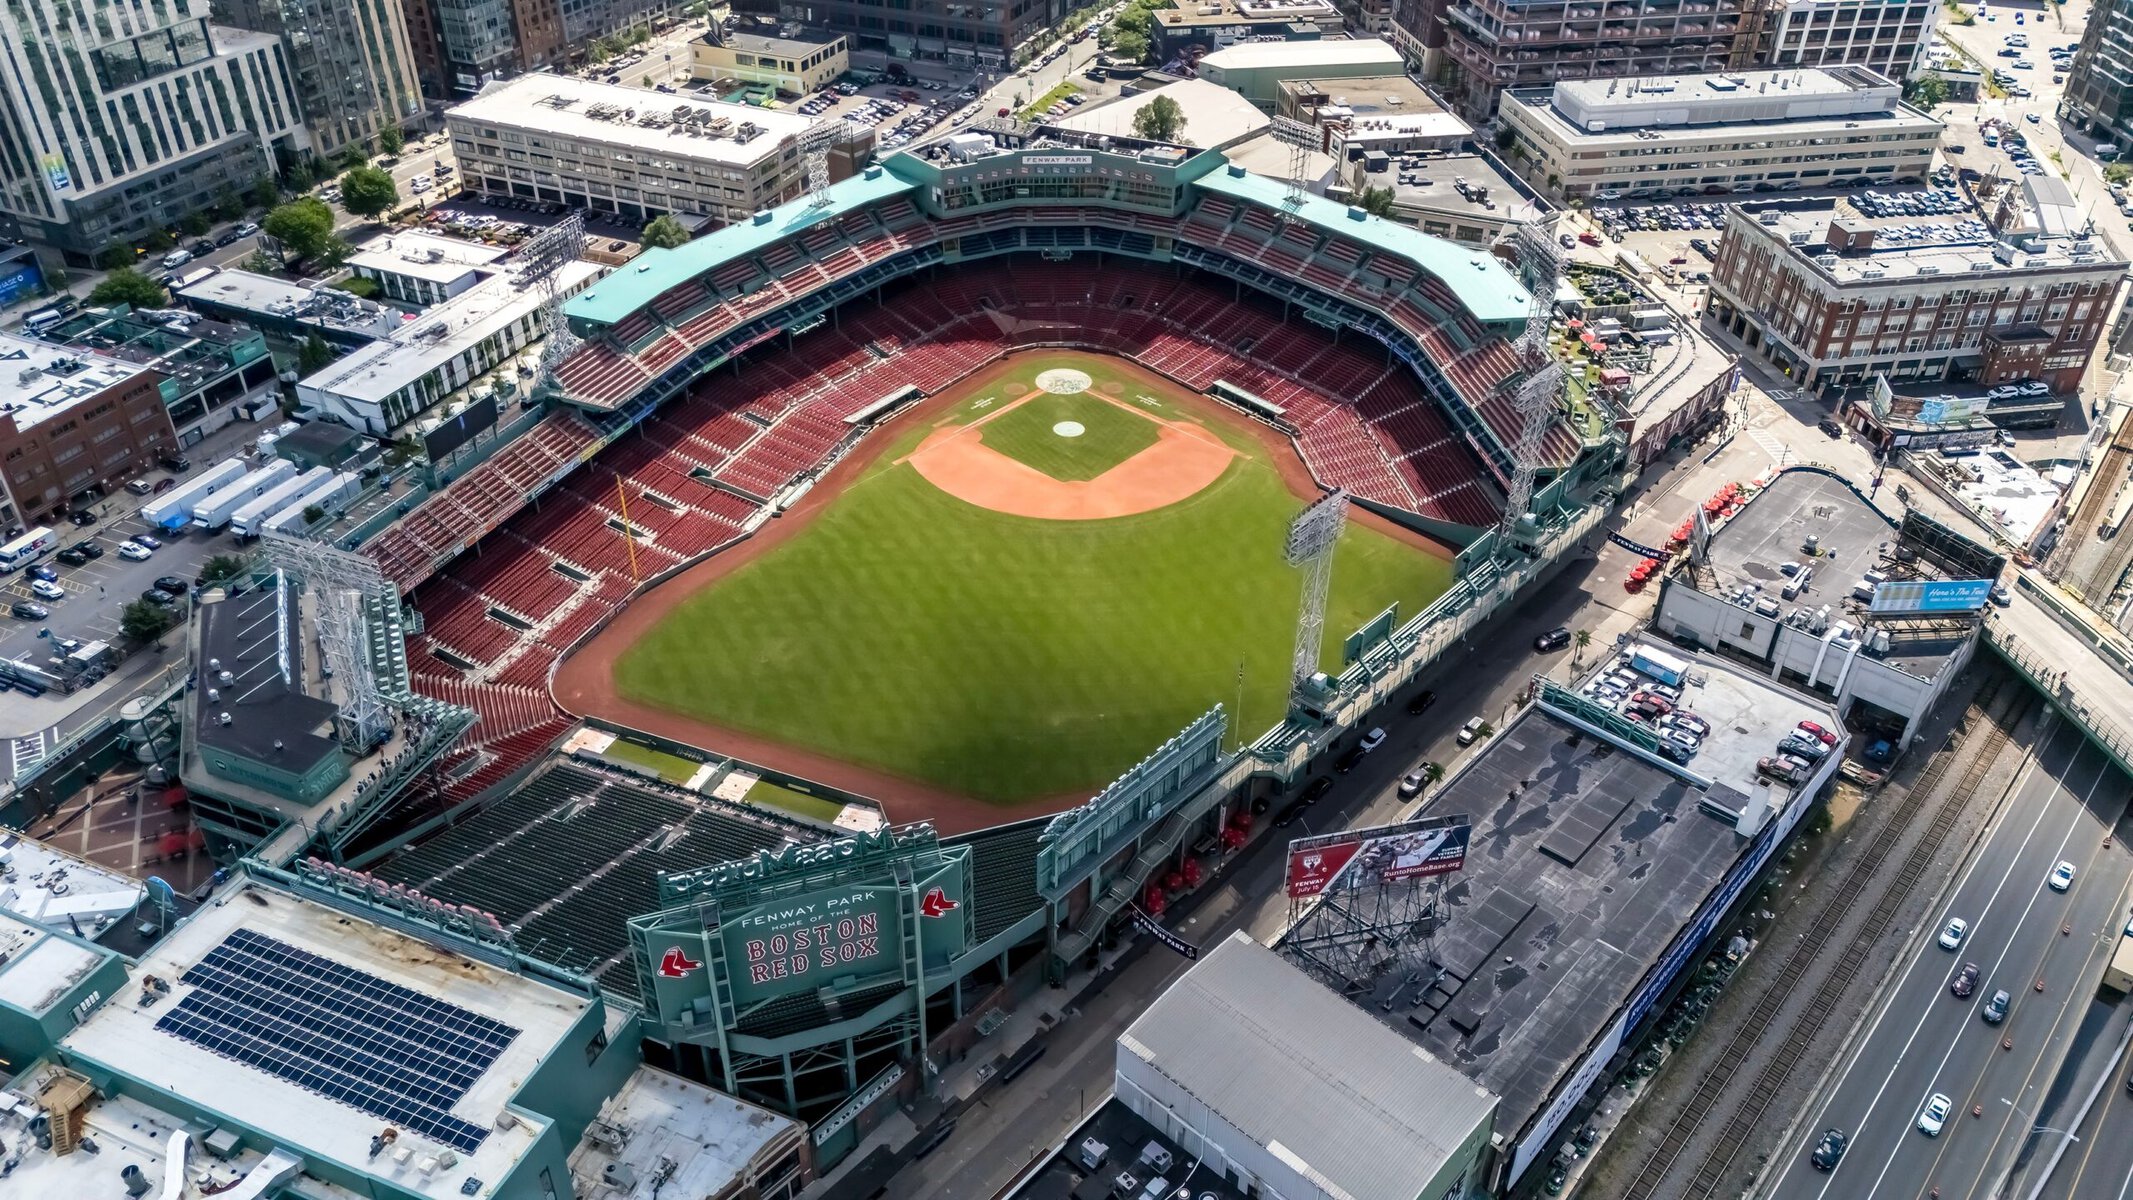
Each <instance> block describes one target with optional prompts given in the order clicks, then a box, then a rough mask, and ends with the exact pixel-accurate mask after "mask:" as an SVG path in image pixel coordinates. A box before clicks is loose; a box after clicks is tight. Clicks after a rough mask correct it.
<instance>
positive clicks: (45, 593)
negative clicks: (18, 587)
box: [30, 579, 67, 600]
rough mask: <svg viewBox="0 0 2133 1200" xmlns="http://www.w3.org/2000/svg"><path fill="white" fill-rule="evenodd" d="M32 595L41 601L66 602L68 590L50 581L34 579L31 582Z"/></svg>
mask: <svg viewBox="0 0 2133 1200" xmlns="http://www.w3.org/2000/svg"><path fill="white" fill-rule="evenodd" d="M30 594H31V595H33V596H35V597H37V598H38V599H40V600H64V599H66V598H67V589H65V588H63V587H61V586H59V585H58V584H56V583H53V582H52V581H51V580H49V579H33V580H31V581H30Z"/></svg>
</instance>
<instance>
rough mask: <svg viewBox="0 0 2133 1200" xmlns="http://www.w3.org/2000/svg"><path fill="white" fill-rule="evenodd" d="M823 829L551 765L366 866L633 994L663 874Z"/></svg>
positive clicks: (575, 766)
mask: <svg viewBox="0 0 2133 1200" xmlns="http://www.w3.org/2000/svg"><path fill="white" fill-rule="evenodd" d="M820 837H821V835H820V833H819V831H816V830H814V829H813V827H811V826H806V825H802V824H800V823H798V822H792V821H787V820H784V819H782V818H779V817H777V816H775V815H772V814H768V813H763V812H760V811H758V810H755V809H747V808H742V807H739V806H735V805H729V804H726V803H724V802H722V801H718V800H713V799H711V798H710V797H708V796H701V795H698V794H696V793H693V792H687V791H683V790H681V789H679V788H670V787H666V786H664V785H661V784H657V783H652V782H650V781H645V780H638V779H635V778H633V777H630V776H626V775H624V774H622V773H620V772H615V771H609V770H606V769H603V768H600V767H595V766H591V765H589V764H585V763H581V762H576V761H571V762H556V763H553V764H551V765H550V766H548V767H547V768H546V769H545V770H543V771H541V772H540V773H539V774H537V775H534V776H533V777H532V778H530V779H527V780H526V781H525V782H523V783H521V784H520V785H519V786H518V787H516V788H513V789H512V790H511V791H510V792H509V793H508V794H506V795H504V796H503V797H501V798H499V799H497V800H496V801H494V802H493V803H491V804H489V805H488V806H487V807H486V808H484V809H483V810H482V811H481V812H480V813H478V814H477V815H475V816H474V817H473V818H472V819H470V820H468V821H467V822H466V823H464V824H462V825H459V826H457V827H455V828H451V829H447V830H445V831H443V832H442V833H439V834H437V835H435V836H434V837H431V838H430V839H429V840H427V841H425V842H423V843H422V844H421V845H419V846H416V847H414V848H413V849H409V850H404V851H401V852H399V853H398V854H395V855H393V856H392V857H390V858H387V859H386V860H385V861H384V862H382V863H379V864H378V865H376V866H374V867H372V868H371V873H372V874H374V875H376V876H378V877H379V878H381V879H385V880H388V881H390V882H393V883H398V884H403V885H405V886H407V887H411V888H415V889H417V890H419V891H421V892H422V893H423V894H425V895H427V896H430V897H432V898H434V899H438V900H444V901H447V902H449V903H453V904H467V905H472V906H474V907H476V908H479V909H483V910H485V911H488V912H492V913H495V914H496V916H497V918H498V919H499V920H501V921H502V922H503V923H504V924H505V925H506V926H507V927H508V928H510V930H511V931H512V933H513V934H514V935H515V936H516V939H517V942H518V945H519V947H520V948H521V949H523V950H525V951H526V952H527V953H529V954H533V955H536V956H538V957H540V958H543V959H546V960H547V961H550V962H556V963H561V964H564V965H567V966H571V967H573V968H576V969H582V970H585V971H586V972H587V973H588V974H591V975H593V976H594V977H595V978H597V979H598V980H599V981H600V983H601V984H602V985H604V986H605V987H607V988H608V989H609V990H611V991H615V992H619V993H622V994H625V995H634V994H635V993H636V990H637V979H636V974H635V971H634V969H633V968H632V966H631V963H630V959H629V954H628V950H629V944H628V943H629V934H628V929H627V926H626V923H627V922H628V920H629V918H631V917H634V916H638V915H640V914H642V913H647V912H651V911H653V910H655V909H657V908H658V907H659V873H660V872H662V871H683V870H690V869H693V868H696V867H702V866H708V865H711V864H714V863H722V862H731V861H733V860H735V859H740V858H746V857H747V856H749V855H750V854H753V853H755V852H756V851H757V850H769V849H775V848H777V847H779V846H781V845H784V844H786V843H788V842H811V841H818V840H820Z"/></svg>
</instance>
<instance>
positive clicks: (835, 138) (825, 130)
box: [800, 117, 851, 209]
mask: <svg viewBox="0 0 2133 1200" xmlns="http://www.w3.org/2000/svg"><path fill="white" fill-rule="evenodd" d="M850 131H851V126H850V125H849V124H847V123H846V122H845V119H844V118H843V117H824V118H822V119H821V120H819V121H817V122H815V123H814V124H812V125H810V126H808V127H807V130H806V132H804V133H802V134H801V135H800V153H801V155H802V156H804V157H805V158H806V159H807V197H808V199H807V207H808V208H809V209H820V208H828V207H829V204H830V194H829V185H830V169H829V152H830V147H831V146H834V145H836V144H837V143H838V142H841V141H843V140H844V137H845V135H846V134H847V133H849V132H850Z"/></svg>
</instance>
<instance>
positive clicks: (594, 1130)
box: [570, 1066, 806, 1196]
mask: <svg viewBox="0 0 2133 1200" xmlns="http://www.w3.org/2000/svg"><path fill="white" fill-rule="evenodd" d="M602 1126H606V1127H607V1128H608V1129H613V1130H616V1131H619V1132H621V1133H623V1134H625V1135H626V1138H625V1139H624V1140H623V1142H622V1146H621V1148H620V1149H619V1150H612V1149H609V1148H607V1147H606V1146H602V1145H601V1144H600V1140H601V1139H602V1137H603V1130H602V1128H601V1127H602ZM805 1136H806V1129H805V1127H804V1126H802V1125H801V1124H800V1123H799V1122H798V1121H795V1120H793V1119H792V1118H791V1117H786V1116H781V1115H779V1114H777V1113H774V1112H772V1111H770V1110H769V1109H767V1108H759V1107H757V1106H755V1105H753V1104H749V1103H747V1102H746V1101H743V1100H736V1099H735V1098H733V1097H732V1096H728V1095H726V1094H725V1093H723V1092H717V1091H713V1090H712V1089H710V1088H707V1087H705V1086H703V1085H702V1084H700V1083H692V1082H690V1081H689V1080H686V1079H683V1078H682V1077H681V1076H679V1075H673V1074H669V1073H668V1072H666V1071H662V1070H659V1069H658V1068H657V1067H646V1066H640V1067H638V1068H637V1070H636V1072H635V1073H634V1074H632V1075H631V1076H630V1078H629V1082H627V1083H625V1084H623V1085H622V1090H621V1091H619V1092H617V1093H615V1095H614V1096H613V1097H611V1098H610V1099H609V1100H608V1101H607V1102H606V1103H604V1104H602V1105H601V1106H600V1116H599V1118H598V1120H597V1122H596V1123H595V1124H594V1125H593V1126H591V1127H590V1128H588V1129H587V1130H586V1136H585V1137H584V1138H583V1139H581V1140H580V1141H579V1142H578V1145H577V1148H576V1149H574V1150H572V1151H571V1154H570V1174H571V1178H572V1180H573V1181H574V1182H575V1183H576V1184H577V1193H578V1195H580V1196H598V1195H600V1194H601V1192H600V1189H599V1187H598V1185H599V1184H600V1182H601V1179H602V1175H603V1173H604V1172H605V1171H606V1170H607V1168H608V1166H609V1165H610V1164H619V1165H622V1166H626V1167H629V1168H631V1169H634V1170H635V1172H636V1174H637V1178H638V1179H639V1180H649V1179H651V1178H652V1177H653V1172H654V1171H655V1170H657V1169H658V1167H659V1163H660V1160H661V1159H666V1160H670V1161H672V1162H673V1163H674V1164H675V1167H674V1174H673V1175H672V1177H670V1178H669V1179H668V1180H667V1184H666V1186H667V1188H669V1189H671V1192H672V1194H673V1195H677V1196H723V1195H725V1194H726V1193H727V1189H728V1188H730V1187H732V1185H733V1183H734V1181H735V1180H736V1179H738V1178H741V1177H743V1176H744V1175H746V1174H751V1173H754V1172H760V1171H761V1170H763V1169H764V1168H765V1167H768V1166H770V1165H772V1164H773V1163H775V1161H776V1160H777V1159H778V1158H781V1157H783V1156H784V1155H786V1154H789V1153H791V1152H792V1151H793V1150H795V1149H797V1148H798V1147H799V1145H800V1140H801V1138H803V1137H805ZM750 1168H754V1172H751V1171H750Z"/></svg>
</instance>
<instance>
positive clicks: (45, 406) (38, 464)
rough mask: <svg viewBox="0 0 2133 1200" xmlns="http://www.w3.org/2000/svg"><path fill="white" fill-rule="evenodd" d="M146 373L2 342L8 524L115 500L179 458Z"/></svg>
mask: <svg viewBox="0 0 2133 1200" xmlns="http://www.w3.org/2000/svg"><path fill="white" fill-rule="evenodd" d="M160 380H161V377H160V376H159V375H157V374H156V373H155V372H154V371H152V370H150V369H148V368H147V367H144V366H141V365H139V364H136V363H130V362H124V361H121V360H119V359H116V358H109V357H106V356H104V355H101V354H93V353H88V352H85V351H80V350H75V349H72V348H69V347H65V346H54V345H52V344H51V343H49V342H42V341H32V340H30V339H28V338H22V337H16V336H15V335H13V334H6V333H0V381H5V383H6V385H7V397H8V400H7V403H6V404H5V405H4V406H0V488H4V489H5V491H6V498H7V502H8V505H9V511H7V512H5V513H0V516H4V517H5V518H6V519H7V520H8V521H9V523H10V524H17V525H28V524H34V523H36V522H37V521H40V520H42V519H44V518H46V517H56V516H60V515H63V514H64V513H65V512H66V511H67V510H68V508H69V507H70V506H71V505H72V504H73V502H74V501H75V500H76V499H83V500H86V499H88V498H89V495H88V493H89V489H91V488H95V489H98V490H99V491H101V492H102V493H104V494H106V495H109V494H112V493H115V492H117V491H118V489H119V488H120V487H122V486H124V484H125V482H126V481H127V480H129V479H132V478H134V477H135V476H136V475H138V474H140V473H141V472H142V471H145V470H147V469H148V468H150V467H152V466H154V465H155V461H156V456H157V455H159V454H168V453H171V452H172V451H174V450H176V449H177V446H178V434H177V431H176V430H175V429H173V428H171V424H170V411H169V410H168V409H166V408H165V407H164V406H163V396H162V393H161V392H160V391H159V390H158V389H157V384H158V383H159V382H160Z"/></svg>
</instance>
